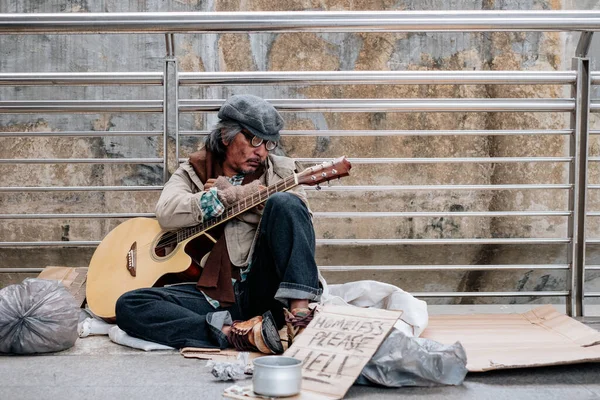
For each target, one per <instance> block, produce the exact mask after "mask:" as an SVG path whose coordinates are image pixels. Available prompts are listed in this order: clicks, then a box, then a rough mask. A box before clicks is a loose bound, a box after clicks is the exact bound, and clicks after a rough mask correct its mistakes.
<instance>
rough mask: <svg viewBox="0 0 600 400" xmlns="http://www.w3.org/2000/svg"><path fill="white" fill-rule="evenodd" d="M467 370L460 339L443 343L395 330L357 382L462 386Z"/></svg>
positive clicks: (384, 384) (465, 356) (390, 384)
mask: <svg viewBox="0 0 600 400" xmlns="http://www.w3.org/2000/svg"><path fill="white" fill-rule="evenodd" d="M467 372H468V371H467V354H466V352H465V349H464V348H463V347H462V345H461V344H460V343H459V342H456V343H454V344H452V345H444V344H441V343H438V342H436V341H434V340H431V339H425V338H413V337H409V336H406V335H405V334H404V333H402V332H401V331H399V330H397V329H393V330H392V332H391V333H390V334H389V336H388V337H387V338H386V339H385V340H384V341H383V343H382V344H381V346H380V347H379V349H378V350H377V352H376V353H375V355H373V357H372V358H371V360H370V361H369V362H368V363H367V365H365V367H364V368H363V370H362V372H361V375H360V376H359V378H358V379H357V381H356V383H358V384H362V385H369V384H376V385H381V386H387V387H402V386H438V385H460V384H462V382H463V381H464V379H465V376H466V375H467Z"/></svg>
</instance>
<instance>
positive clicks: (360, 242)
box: [0, 238, 569, 248]
mask: <svg viewBox="0 0 600 400" xmlns="http://www.w3.org/2000/svg"><path fill="white" fill-rule="evenodd" d="M562 243H569V239H539V238H511V239H504V238H501V239H498V238H484V239H317V245H321V246H332V245H334V246H336V245H340V246H348V245H351V246H366V245H430V244H562ZM98 244H100V242H99V241H72V242H62V241H60V242H56V241H40V242H0V248H1V247H73V246H78V247H90V246H97V245H98Z"/></svg>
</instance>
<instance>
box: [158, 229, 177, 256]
mask: <svg viewBox="0 0 600 400" xmlns="http://www.w3.org/2000/svg"><path fill="white" fill-rule="evenodd" d="M175 235H176V234H175V233H174V232H165V233H164V234H163V235H162V236H161V237H160V239H159V240H158V243H156V246H155V247H154V254H156V255H157V256H158V257H166V256H168V255H169V254H171V253H172V252H173V250H174V249H175V247H176V246H177V239H176V236H175Z"/></svg>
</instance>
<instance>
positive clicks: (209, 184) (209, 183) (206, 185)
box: [204, 178, 216, 192]
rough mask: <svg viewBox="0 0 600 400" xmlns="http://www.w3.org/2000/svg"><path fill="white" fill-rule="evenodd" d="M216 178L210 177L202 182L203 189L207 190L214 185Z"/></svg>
mask: <svg viewBox="0 0 600 400" xmlns="http://www.w3.org/2000/svg"><path fill="white" fill-rule="evenodd" d="M215 181H216V179H214V178H210V179H209V180H207V181H206V183H205V184H204V191H205V192H208V191H209V190H210V188H211V187H213V186H214V184H215Z"/></svg>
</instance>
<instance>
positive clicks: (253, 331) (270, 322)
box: [227, 311, 283, 354]
mask: <svg viewBox="0 0 600 400" xmlns="http://www.w3.org/2000/svg"><path fill="white" fill-rule="evenodd" d="M227 340H228V341H229V344H230V345H232V346H233V347H235V349H236V350H238V351H260V352H261V353H264V354H282V353H283V345H282V344H281V339H280V338H279V332H278V331H277V326H276V325H275V320H274V319H273V314H271V311H267V312H266V313H264V314H263V315H262V316H257V317H254V318H251V319H249V320H247V321H234V322H233V324H231V331H230V332H229V335H227Z"/></svg>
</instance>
